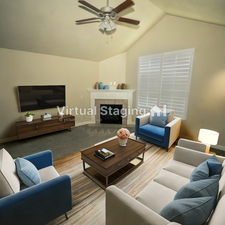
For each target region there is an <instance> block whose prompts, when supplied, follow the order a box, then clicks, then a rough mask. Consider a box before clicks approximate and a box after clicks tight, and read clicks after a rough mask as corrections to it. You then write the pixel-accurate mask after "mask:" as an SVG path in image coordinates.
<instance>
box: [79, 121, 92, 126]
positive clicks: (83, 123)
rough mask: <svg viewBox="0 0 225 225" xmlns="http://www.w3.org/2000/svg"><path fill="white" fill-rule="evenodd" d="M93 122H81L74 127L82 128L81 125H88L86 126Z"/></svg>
mask: <svg viewBox="0 0 225 225" xmlns="http://www.w3.org/2000/svg"><path fill="white" fill-rule="evenodd" d="M94 123H95V122H94V121H85V122H81V123H76V124H75V127H79V126H83V125H88V124H94Z"/></svg>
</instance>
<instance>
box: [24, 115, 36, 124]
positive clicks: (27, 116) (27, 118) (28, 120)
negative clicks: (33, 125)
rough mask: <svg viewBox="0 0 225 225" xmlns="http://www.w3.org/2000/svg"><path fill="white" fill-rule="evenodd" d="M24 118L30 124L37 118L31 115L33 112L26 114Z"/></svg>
mask: <svg viewBox="0 0 225 225" xmlns="http://www.w3.org/2000/svg"><path fill="white" fill-rule="evenodd" d="M24 116H25V117H26V121H27V122H28V123H30V122H32V120H33V117H34V116H35V114H33V113H31V112H26V113H25V114H24Z"/></svg>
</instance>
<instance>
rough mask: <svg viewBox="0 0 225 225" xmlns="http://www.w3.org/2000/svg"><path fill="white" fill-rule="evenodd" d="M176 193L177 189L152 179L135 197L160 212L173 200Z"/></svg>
mask: <svg viewBox="0 0 225 225" xmlns="http://www.w3.org/2000/svg"><path fill="white" fill-rule="evenodd" d="M175 194H176V192H175V191H173V190H171V189H169V188H167V187H165V186H163V185H161V184H159V183H157V182H154V181H151V182H150V183H149V184H148V185H147V186H146V187H145V188H144V189H143V190H142V191H141V192H140V193H139V194H138V195H137V196H136V198H135V199H136V200H138V201H139V202H141V203H142V204H144V205H145V206H147V207H148V208H150V209H151V210H153V211H154V212H156V213H159V212H160V211H161V210H162V208H163V207H165V206H166V205H167V204H168V203H170V202H171V201H173V198H174V196H175Z"/></svg>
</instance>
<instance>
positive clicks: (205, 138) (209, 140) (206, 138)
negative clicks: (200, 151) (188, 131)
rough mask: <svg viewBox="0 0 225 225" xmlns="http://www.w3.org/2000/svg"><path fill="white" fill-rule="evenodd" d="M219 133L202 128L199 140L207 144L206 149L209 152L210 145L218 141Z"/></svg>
mask: <svg viewBox="0 0 225 225" xmlns="http://www.w3.org/2000/svg"><path fill="white" fill-rule="evenodd" d="M218 138H219V133H218V132H216V131H213V130H207V129H200V131H199V134H198V140H199V141H201V142H202V143H204V144H206V145H207V148H206V151H205V152H208V153H209V149H210V145H216V144H217V142H218Z"/></svg>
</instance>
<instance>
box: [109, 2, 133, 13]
mask: <svg viewBox="0 0 225 225" xmlns="http://www.w3.org/2000/svg"><path fill="white" fill-rule="evenodd" d="M133 5H135V3H134V1H133V0H126V1H125V2H123V3H122V4H120V5H118V6H117V7H116V8H114V9H113V12H115V13H120V12H122V11H123V10H125V9H127V8H129V7H131V6H133Z"/></svg>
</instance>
